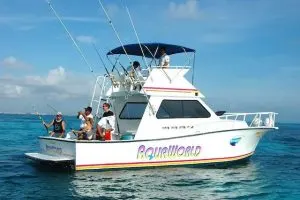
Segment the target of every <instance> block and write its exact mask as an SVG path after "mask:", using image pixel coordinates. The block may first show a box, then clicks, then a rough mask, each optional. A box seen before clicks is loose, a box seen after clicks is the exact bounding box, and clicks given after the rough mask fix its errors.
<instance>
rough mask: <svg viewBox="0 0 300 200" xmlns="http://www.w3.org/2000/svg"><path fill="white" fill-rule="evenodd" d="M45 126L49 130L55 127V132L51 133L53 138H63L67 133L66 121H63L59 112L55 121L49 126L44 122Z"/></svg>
mask: <svg viewBox="0 0 300 200" xmlns="http://www.w3.org/2000/svg"><path fill="white" fill-rule="evenodd" d="M43 124H44V125H45V126H46V127H47V128H49V127H51V126H53V131H50V132H49V134H50V136H51V137H60V138H61V137H63V136H64V133H65V131H66V129H65V126H66V125H65V121H64V120H63V119H62V113H61V112H58V113H57V114H56V117H55V119H53V120H52V121H51V122H50V123H49V124H47V123H45V122H43Z"/></svg>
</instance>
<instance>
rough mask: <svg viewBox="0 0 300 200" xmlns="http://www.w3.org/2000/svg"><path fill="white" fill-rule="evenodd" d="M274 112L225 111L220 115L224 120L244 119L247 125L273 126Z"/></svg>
mask: <svg viewBox="0 0 300 200" xmlns="http://www.w3.org/2000/svg"><path fill="white" fill-rule="evenodd" d="M277 114H278V113H275V112H257V113H225V114H224V115H222V116H220V118H221V119H224V120H235V121H245V122H246V123H247V124H248V126H249V127H262V128H266V127H268V128H275V117H276V115H277Z"/></svg>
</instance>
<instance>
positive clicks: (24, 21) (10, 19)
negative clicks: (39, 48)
mask: <svg viewBox="0 0 300 200" xmlns="http://www.w3.org/2000/svg"><path fill="white" fill-rule="evenodd" d="M61 19H62V20H63V21H66V22H77V23H102V22H105V19H103V18H100V17H83V16H63V17H61ZM57 20H58V19H57V18H56V17H48V16H39V17H38V16H30V15H23V16H20V15H18V16H0V24H6V25H16V24H18V25H21V26H24V27H26V26H27V27H33V25H32V24H37V23H45V22H54V21H57ZM28 24H30V25H28Z"/></svg>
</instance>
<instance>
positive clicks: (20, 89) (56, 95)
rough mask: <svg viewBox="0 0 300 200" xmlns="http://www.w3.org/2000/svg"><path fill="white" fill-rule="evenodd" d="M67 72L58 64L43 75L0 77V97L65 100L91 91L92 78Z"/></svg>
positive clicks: (88, 93)
mask: <svg viewBox="0 0 300 200" xmlns="http://www.w3.org/2000/svg"><path fill="white" fill-rule="evenodd" d="M80 77H81V78H80V79H78V76H77V75H75V74H73V73H67V72H66V70H65V68H64V67H62V66H59V67H57V68H54V69H51V70H49V72H48V73H47V75H45V76H34V75H31V76H24V77H21V78H16V77H11V76H10V77H0V91H1V92H0V98H27V99H31V100H32V101H34V100H33V99H34V98H40V97H41V96H42V97H43V98H45V99H49V100H56V101H61V100H66V99H72V98H82V97H87V96H89V95H90V93H91V89H92V86H93V83H94V80H93V79H90V78H89V77H85V76H82V75H80Z"/></svg>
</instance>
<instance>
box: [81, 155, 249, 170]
mask: <svg viewBox="0 0 300 200" xmlns="http://www.w3.org/2000/svg"><path fill="white" fill-rule="evenodd" d="M253 153H254V152H251V153H248V154H245V155H241V156H235V157H227V158H211V159H199V160H174V161H158V162H133V163H108V164H107V163H105V164H92V165H76V170H87V169H116V168H137V167H159V166H174V165H193V164H206V163H218V162H227V161H236V160H241V159H244V158H247V157H249V156H251V155H252V154H253Z"/></svg>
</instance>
